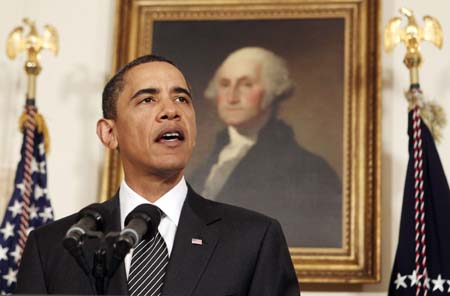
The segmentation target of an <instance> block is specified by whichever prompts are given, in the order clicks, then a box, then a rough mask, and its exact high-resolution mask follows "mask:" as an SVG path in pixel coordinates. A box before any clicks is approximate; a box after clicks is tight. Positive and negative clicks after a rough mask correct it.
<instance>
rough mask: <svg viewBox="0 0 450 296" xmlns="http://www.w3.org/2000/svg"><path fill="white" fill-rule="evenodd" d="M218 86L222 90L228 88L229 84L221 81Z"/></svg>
mask: <svg viewBox="0 0 450 296" xmlns="http://www.w3.org/2000/svg"><path fill="white" fill-rule="evenodd" d="M219 86H220V87H223V88H225V87H229V86H230V82H229V81H227V80H221V81H219Z"/></svg>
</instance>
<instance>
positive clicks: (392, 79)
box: [0, 0, 450, 296]
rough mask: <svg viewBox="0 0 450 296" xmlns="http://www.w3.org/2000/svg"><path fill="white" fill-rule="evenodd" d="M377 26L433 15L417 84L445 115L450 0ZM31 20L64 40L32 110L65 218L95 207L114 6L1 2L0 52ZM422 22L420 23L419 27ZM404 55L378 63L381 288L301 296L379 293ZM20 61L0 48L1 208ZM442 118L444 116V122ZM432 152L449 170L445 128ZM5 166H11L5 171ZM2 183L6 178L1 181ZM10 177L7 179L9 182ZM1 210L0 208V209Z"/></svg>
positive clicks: (13, 150)
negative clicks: (438, 38)
mask: <svg viewBox="0 0 450 296" xmlns="http://www.w3.org/2000/svg"><path fill="white" fill-rule="evenodd" d="M382 5H383V7H382V23H383V25H384V24H385V23H386V22H387V20H388V19H389V18H391V17H392V16H394V15H398V9H399V8H400V7H402V6H407V7H409V8H411V9H413V10H414V11H415V12H416V13H417V14H418V15H425V14H430V15H433V16H435V17H437V18H438V19H439V20H440V21H441V24H442V27H443V28H444V48H443V50H441V51H438V50H437V49H436V48H434V47H432V46H431V45H429V44H425V45H423V47H422V48H423V55H424V65H423V67H422V70H421V82H422V88H423V90H424V92H425V94H426V95H427V97H429V98H432V99H435V100H436V101H437V102H439V103H440V104H441V105H442V106H444V108H445V109H446V112H447V114H449V116H450V101H449V100H450V50H449V47H448V42H450V18H449V17H448V14H449V11H450V2H448V1H444V0H438V1H431V2H430V1H426V2H424V1H420V0H409V1H406V0H403V1H400V0H392V1H383V3H382ZM24 16H29V17H31V18H34V19H36V20H37V22H38V27H39V28H41V27H42V25H43V24H44V23H50V24H53V25H55V26H56V27H57V28H58V31H59V33H60V35H61V52H60V55H59V56H58V57H57V58H55V57H53V56H50V54H48V53H46V54H43V68H44V70H43V72H42V74H41V75H40V77H39V81H38V93H37V99H38V107H39V108H40V110H41V111H42V113H43V114H44V115H45V117H46V119H47V122H48V126H49V129H50V132H51V136H52V153H51V154H50V156H49V158H48V166H49V191H50V197H51V200H52V203H53V205H54V209H55V212H56V216H57V217H58V218H60V217H63V216H65V215H67V214H69V213H72V212H75V211H77V210H78V209H79V208H80V207H82V206H84V205H86V204H88V203H91V202H94V201H95V198H96V196H97V188H98V184H99V172H100V168H101V161H102V152H103V150H102V148H101V146H100V144H99V143H98V141H97V139H96V135H95V132H94V131H95V123H96V119H97V118H98V117H99V116H100V93H101V90H102V87H103V83H104V81H105V77H106V76H107V75H108V73H109V70H110V64H111V54H112V34H113V31H112V30H113V29H112V28H113V18H114V2H113V1H112V0H95V1H91V0H77V1H68V0H38V1H36V0H14V1H13V0H0V48H4V45H5V42H6V36H7V34H8V32H9V31H10V30H11V29H12V27H13V26H15V25H17V24H19V23H20V21H21V18H22V17H24ZM419 22H420V21H419ZM403 54H404V49H402V48H400V47H399V48H397V49H395V50H394V53H393V54H390V55H386V54H384V53H383V55H382V59H383V67H382V77H383V83H382V88H383V89H382V96H383V107H382V108H383V110H382V114H383V115H382V119H383V120H382V184H383V188H382V219H383V220H382V231H383V240H382V277H383V280H382V283H381V284H377V285H363V286H356V287H351V288H342V287H336V288H335V287H333V289H335V290H340V292H330V291H326V292H325V291H324V292H304V293H303V294H302V295H306V296H308V295H317V296H319V295H320V296H322V295H336V296H337V295H342V296H344V295H345V296H354V295H385V294H386V290H387V285H388V280H389V274H390V269H391V265H392V260H393V257H394V255H395V248H396V241H397V235H398V225H399V219H400V217H399V216H400V207H401V199H402V192H403V183H404V178H405V169H406V162H407V157H408V155H407V140H408V138H407V135H406V124H407V122H406V116H407V113H406V108H407V104H406V101H405V99H404V98H403V91H404V90H405V89H406V88H407V87H408V83H409V82H408V79H409V78H408V72H407V70H406V69H405V67H404V66H403V65H402V59H403ZM22 64H23V58H22V59H20V60H18V61H14V62H11V61H9V60H7V59H6V55H5V54H4V50H0V178H1V179H0V182H1V183H0V202H1V203H4V201H5V199H7V198H9V193H8V191H10V188H11V186H12V185H7V186H5V185H4V184H5V183H4V181H3V180H11V178H12V174H13V170H14V168H15V165H16V163H17V161H18V151H19V145H20V142H21V138H20V135H19V134H18V132H17V129H16V120H17V118H18V116H19V115H20V112H21V109H22V106H23V102H24V93H25V88H26V80H25V77H24V74H23V71H22ZM449 116H447V117H448V118H450V117H449ZM443 135H444V139H443V141H442V143H441V144H440V145H439V147H438V149H439V151H440V155H441V158H442V162H443V165H444V167H445V169H446V170H447V172H449V174H450V153H448V152H449V151H450V128H449V127H447V128H446V129H445V130H444V131H443ZM11 169H12V170H11ZM5 182H6V181H5ZM9 182H10V181H8V183H7V184H10V183H9ZM3 210H4V205H2V204H0V213H1V212H3Z"/></svg>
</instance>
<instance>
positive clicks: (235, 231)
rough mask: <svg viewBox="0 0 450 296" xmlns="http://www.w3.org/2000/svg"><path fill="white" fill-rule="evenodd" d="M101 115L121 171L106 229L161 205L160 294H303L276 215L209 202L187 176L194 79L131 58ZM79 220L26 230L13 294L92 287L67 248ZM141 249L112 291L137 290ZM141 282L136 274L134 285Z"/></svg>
mask: <svg viewBox="0 0 450 296" xmlns="http://www.w3.org/2000/svg"><path fill="white" fill-rule="evenodd" d="M103 113H104V118H102V119H100V120H99V122H98V125H97V134H98V136H99V138H100V140H101V141H102V143H103V144H104V145H105V146H106V147H108V148H110V149H118V150H119V153H120V157H121V160H122V164H123V169H124V175H125V178H124V180H123V182H122V185H121V188H120V190H119V192H118V194H117V195H116V196H115V197H113V198H112V199H111V200H109V201H107V202H105V203H104V204H103V207H104V209H105V213H106V214H105V215H104V216H105V220H106V221H105V225H106V226H105V230H104V232H105V233H108V232H110V231H119V230H120V229H121V228H123V227H124V219H125V216H126V215H128V213H129V212H131V211H132V210H133V209H134V208H135V207H136V206H137V205H139V204H142V203H152V204H154V205H156V206H158V207H159V208H160V210H161V211H162V213H163V214H162V217H161V223H160V224H159V226H158V231H157V236H159V237H160V238H161V240H162V242H163V243H162V252H163V254H164V255H161V256H162V257H168V258H169V259H168V261H161V267H160V271H158V272H161V276H160V277H159V278H158V279H157V280H155V281H156V283H158V285H159V286H157V287H158V289H157V290H156V292H155V294H154V295H170V296H176V295H192V296H194V295H197V296H204V295H299V288H298V282H297V277H296V275H295V271H294V268H293V266H292V262H291V259H290V257H289V252H288V249H287V245H286V241H285V239H284V236H283V233H282V231H281V227H280V225H279V223H278V222H277V221H276V220H274V219H271V218H269V217H266V216H264V215H261V214H258V213H255V212H251V211H248V210H245V209H242V208H237V207H234V206H229V205H225V204H221V203H217V202H214V201H208V200H206V199H204V198H203V197H201V196H199V195H198V194H196V193H195V192H194V191H193V190H192V189H191V188H190V187H189V186H188V185H187V184H186V181H185V180H184V177H183V173H184V168H185V166H186V165H187V163H188V161H189V159H190V156H191V153H192V149H193V147H194V146H195V138H196V124H195V111H194V108H193V102H192V98H191V94H190V89H189V85H188V83H187V81H186V79H185V77H184V76H183V74H182V73H181V72H180V70H179V69H178V68H177V67H176V66H175V65H174V64H173V63H171V62H170V61H168V60H166V59H164V58H160V57H156V56H144V57H141V58H138V59H136V60H134V61H132V62H131V63H129V64H127V65H126V66H125V67H124V68H122V69H121V70H120V71H119V72H118V73H117V74H116V75H115V76H114V77H113V78H112V79H111V80H110V81H109V82H108V84H107V85H106V87H105V90H104V92H103ZM75 222H76V215H72V216H69V217H66V218H63V219H61V220H58V221H56V222H54V223H52V224H49V225H47V226H44V227H42V228H40V229H37V230H35V231H33V232H31V233H30V236H29V238H28V241H27V245H26V248H25V251H24V254H23V258H22V263H21V266H20V270H19V275H18V283H17V290H16V292H17V293H25V294H34V293H37V294H48V293H52V294H93V293H94V292H95V289H94V283H93V281H92V278H91V277H90V276H88V275H86V274H85V273H84V272H83V270H82V269H81V268H80V267H79V266H78V264H77V262H76V261H75V259H74V258H73V257H72V256H71V255H70V254H69V253H68V252H67V251H66V250H65V249H64V248H63V246H62V240H63V238H64V236H65V233H66V232H67V230H68V229H69V227H70V226H71V225H73V224H74V223H75ZM155 241H156V239H155V240H153V242H155ZM92 244H93V240H91V241H90V240H87V241H86V242H85V244H84V245H83V248H84V251H85V253H86V255H87V259H88V260H87V261H88V262H92V248H93V246H92ZM138 249H139V246H138V247H137V248H136V249H135V250H134V251H132V252H131V253H133V254H128V255H127V257H125V261H124V262H123V264H122V265H121V266H120V267H119V270H118V271H117V272H116V273H115V274H114V276H113V277H112V278H111V280H110V284H109V288H108V290H107V293H108V294H128V293H129V292H130V294H132V295H134V294H135V293H134V292H132V291H131V289H132V285H131V284H130V278H133V276H134V271H133V269H135V268H136V265H140V264H141V263H144V264H147V263H146V262H142V261H143V259H142V258H141V259H136V258H137V257H138V253H139V251H138ZM134 253H136V254H134ZM134 255H136V256H134ZM135 259H136V261H135ZM136 262H137V263H136ZM135 263H136V264H135ZM145 269H147V270H149V269H150V270H152V269H153V268H144V269H143V270H144V271H142V272H146V271H145ZM155 270H157V269H156V268H155ZM139 276H140V274H139ZM127 281H128V284H127ZM143 281H144V280H143V279H141V278H139V279H138V280H137V282H138V285H140V283H141V282H143ZM149 290H150V288H149V289H147V288H145V289H143V290H142V291H141V292H142V293H143V294H144V295H146V294H147V293H148V291H149Z"/></svg>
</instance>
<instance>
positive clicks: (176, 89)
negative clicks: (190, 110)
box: [173, 86, 192, 98]
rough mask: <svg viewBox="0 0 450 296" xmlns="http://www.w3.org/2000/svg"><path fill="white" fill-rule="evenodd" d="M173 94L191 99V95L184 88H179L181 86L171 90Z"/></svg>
mask: <svg viewBox="0 0 450 296" xmlns="http://www.w3.org/2000/svg"><path fill="white" fill-rule="evenodd" d="M173 92H175V93H183V94H185V95H187V96H189V98H192V95H191V93H190V92H189V90H188V89H186V88H184V87H181V86H177V87H174V88H173Z"/></svg>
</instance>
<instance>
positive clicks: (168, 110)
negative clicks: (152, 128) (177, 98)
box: [158, 99, 180, 120]
mask: <svg viewBox="0 0 450 296" xmlns="http://www.w3.org/2000/svg"><path fill="white" fill-rule="evenodd" d="M178 118H180V113H179V111H178V108H177V106H176V103H175V102H174V101H172V100H171V99H165V100H162V101H161V110H160V112H159V114H158V120H174V119H178Z"/></svg>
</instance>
